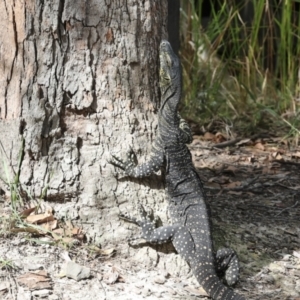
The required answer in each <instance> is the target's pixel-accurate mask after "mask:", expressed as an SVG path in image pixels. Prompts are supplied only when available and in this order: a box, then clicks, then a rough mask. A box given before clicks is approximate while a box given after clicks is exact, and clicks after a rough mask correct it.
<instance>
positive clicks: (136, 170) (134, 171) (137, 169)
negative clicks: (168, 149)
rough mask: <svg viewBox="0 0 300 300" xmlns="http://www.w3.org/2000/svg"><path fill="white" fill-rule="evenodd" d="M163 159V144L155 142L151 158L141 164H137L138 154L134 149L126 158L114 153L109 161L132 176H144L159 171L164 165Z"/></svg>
mask: <svg viewBox="0 0 300 300" xmlns="http://www.w3.org/2000/svg"><path fill="white" fill-rule="evenodd" d="M163 161H164V155H163V151H162V150H161V146H160V145H157V143H155V144H154V145H153V147H152V151H151V154H150V158H149V160H148V161H147V162H145V163H143V164H141V165H137V160H136V155H135V153H134V152H133V150H132V149H130V150H129V151H128V152H127V153H126V159H125V160H122V159H121V158H119V157H118V156H117V155H113V154H112V155H111V159H110V160H109V163H111V164H112V165H114V166H116V167H118V168H120V169H122V170H124V171H125V173H126V174H127V175H129V176H131V177H134V178H142V177H146V176H149V175H151V174H153V173H154V172H157V171H158V170H159V169H160V167H161V166H162V165H163Z"/></svg>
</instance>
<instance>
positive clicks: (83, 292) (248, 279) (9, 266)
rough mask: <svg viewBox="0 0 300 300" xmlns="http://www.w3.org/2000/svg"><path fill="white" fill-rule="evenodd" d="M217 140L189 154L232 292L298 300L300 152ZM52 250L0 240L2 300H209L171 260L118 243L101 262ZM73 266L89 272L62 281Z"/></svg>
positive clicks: (258, 142) (274, 144) (86, 251)
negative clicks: (235, 276) (231, 265)
mask: <svg viewBox="0 0 300 300" xmlns="http://www.w3.org/2000/svg"><path fill="white" fill-rule="evenodd" d="M216 139H219V137H218V136H217V135H204V136H196V137H195V139H194V141H193V143H192V144H191V146H190V148H191V151H192V154H193V159H194V162H195V165H196V167H197V168H198V169H199V174H200V176H201V178H202V179H203V181H204V185H205V190H206V194H207V199H208V202H209V204H210V207H211V211H212V218H213V224H214V239H215V242H216V244H217V246H229V247H231V248H233V249H235V250H236V251H237V253H238V256H239V259H240V264H241V275H240V282H239V283H238V285H237V286H236V287H234V289H235V291H236V292H238V293H239V294H241V295H244V296H245V297H246V299H252V300H254V299H257V300H258V299H260V300H264V299H272V300H275V299H281V300H283V299H286V300H288V299H289V300H300V226H299V225H300V220H299V216H300V210H299V206H300V203H299V202H300V198H299V191H300V172H299V170H300V161H299V160H300V147H298V148H296V147H293V146H291V145H289V144H288V143H283V142H281V141H280V139H275V138H268V137H267V138H266V137H265V138H263V139H262V138H255V139H244V140H237V141H235V142H234V143H232V144H231V145H227V147H226V144H222V139H221V140H217V141H216ZM216 143H217V144H216ZM0 205H1V206H2V207H4V208H5V207H6V206H5V203H4V201H3V202H2V203H0ZM5 209H7V207H6V208H5ZM5 209H4V210H5ZM49 241H50V239H49V237H45V236H44V237H39V238H30V239H28V237H27V235H26V234H19V235H2V236H1V238H0V266H1V270H0V299H18V300H27V299H28V300H29V299H49V300H62V299H63V300H67V299H72V300H73V299H95V300H96V299H103V300H104V299H122V300H126V299H128V300H130V299H149V300H150V299H209V298H208V297H206V296H205V292H204V291H203V290H202V289H201V287H200V286H199V284H198V283H197V281H196V280H195V278H194V277H193V275H192V274H191V272H190V269H189V267H188V266H187V265H186V264H185V262H183V261H182V260H181V259H180V257H179V256H178V255H177V254H176V253H174V251H173V252H171V253H167V251H163V249H162V248H155V247H148V246H143V247H129V246H128V245H127V244H125V243H124V244H119V245H118V246H117V247H116V248H115V249H113V250H114V251H112V250H111V249H107V252H106V253H105V251H104V250H105V249H104V250H103V252H101V253H100V252H99V251H98V252H97V251H94V252H93V251H90V248H88V247H87V246H86V245H85V246H80V245H78V246H74V247H72V248H71V249H69V248H64V247H62V246H59V247H58V246H53V245H51V244H50V243H48V242H49ZM71 260H73V261H76V263H78V264H79V265H80V266H85V267H87V268H89V271H90V273H88V275H87V276H86V277H87V278H84V279H82V280H80V281H76V280H74V279H71V278H68V277H66V276H63V275H66V272H67V271H66V269H65V265H66V264H67V263H68V262H70V261H71ZM73 271H74V270H73ZM75 273H76V272H75ZM79 273H80V272H79ZM23 275H24V276H23ZM73 275H74V274H73ZM73 275H72V276H73ZM74 276H75V275H74ZM83 277H84V276H83Z"/></svg>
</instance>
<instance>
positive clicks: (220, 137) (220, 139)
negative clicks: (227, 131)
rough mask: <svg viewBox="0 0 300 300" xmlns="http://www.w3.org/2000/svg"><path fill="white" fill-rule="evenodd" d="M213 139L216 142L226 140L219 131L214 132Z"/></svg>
mask: <svg viewBox="0 0 300 300" xmlns="http://www.w3.org/2000/svg"><path fill="white" fill-rule="evenodd" d="M214 140H215V142H216V143H223V142H225V141H227V139H226V137H225V136H224V135H223V134H222V133H221V132H217V133H216V135H215V139H214Z"/></svg>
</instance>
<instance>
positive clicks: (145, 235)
mask: <svg viewBox="0 0 300 300" xmlns="http://www.w3.org/2000/svg"><path fill="white" fill-rule="evenodd" d="M139 215H140V218H139V219H137V218H135V217H132V216H130V215H128V214H120V215H119V217H120V218H121V219H124V220H126V221H129V222H132V223H134V224H136V225H138V226H139V227H141V229H142V233H141V235H140V236H138V237H136V238H131V239H130V240H129V241H133V240H137V239H144V240H145V241H146V242H148V243H151V244H163V243H167V242H170V241H172V240H173V238H174V236H175V235H176V234H177V233H178V229H179V227H180V226H179V225H168V226H161V227H158V228H156V221H157V218H154V220H152V219H151V217H150V214H148V213H147V212H146V211H145V209H144V207H143V206H142V205H139Z"/></svg>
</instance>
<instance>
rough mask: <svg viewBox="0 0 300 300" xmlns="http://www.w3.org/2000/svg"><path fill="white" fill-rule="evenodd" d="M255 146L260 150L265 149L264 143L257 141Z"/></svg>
mask: <svg viewBox="0 0 300 300" xmlns="http://www.w3.org/2000/svg"><path fill="white" fill-rule="evenodd" d="M254 147H255V148H256V149H258V150H262V151H265V146H264V145H263V144H262V143H256V144H255V145H254Z"/></svg>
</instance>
